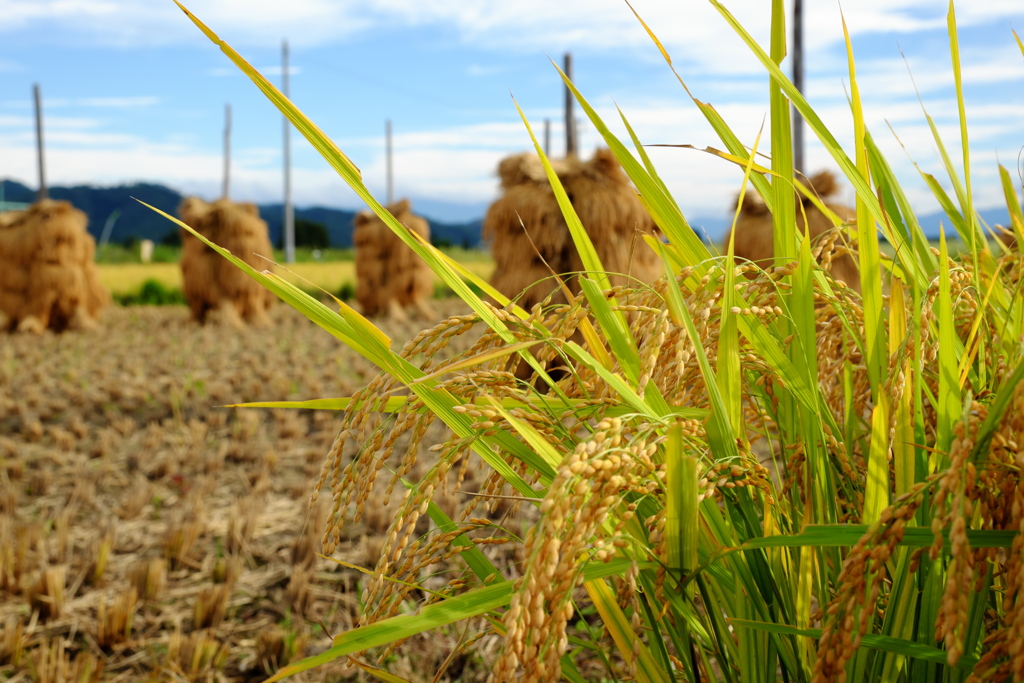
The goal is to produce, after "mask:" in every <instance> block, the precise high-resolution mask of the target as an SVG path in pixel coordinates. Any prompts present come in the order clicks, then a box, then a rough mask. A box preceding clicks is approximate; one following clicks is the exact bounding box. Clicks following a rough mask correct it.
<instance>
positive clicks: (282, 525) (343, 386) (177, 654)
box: [0, 301, 498, 681]
mask: <svg viewBox="0 0 1024 683" xmlns="http://www.w3.org/2000/svg"><path fill="white" fill-rule="evenodd" d="M435 303H436V304H437V309H438V311H439V315H454V314H459V313H463V312H465V311H464V310H463V306H464V305H463V304H462V303H461V302H457V301H439V302H435ZM270 317H271V326H270V327H268V328H262V329H244V330H241V331H235V330H230V331H229V330H227V329H225V328H221V327H215V326H207V327H200V326H198V325H196V324H194V323H192V322H191V321H190V320H189V315H188V311H187V310H186V309H185V308H184V307H182V306H166V307H130V308H122V307H113V308H112V309H108V310H107V311H106V312H105V313H104V314H103V317H102V318H101V325H100V327H99V329H97V330H93V331H88V332H81V333H66V334H61V335H56V334H53V333H49V332H48V333H46V334H44V335H42V336H36V335H9V336H5V337H3V338H2V339H0V465H2V467H0V680H9V681H30V680H36V681H65V680H74V681H92V680H96V681H134V680H174V681H258V680H264V679H265V678H267V677H268V674H269V673H271V672H273V671H275V670H276V669H278V668H279V667H280V666H282V665H284V664H285V663H287V662H288V661H295V660H296V659H298V658H300V657H301V656H305V655H311V654H315V653H317V652H321V651H323V650H325V649H327V648H328V647H329V646H330V643H331V636H333V635H336V634H338V633H340V632H342V631H344V630H346V629H349V628H351V627H352V626H353V624H354V623H355V620H356V619H357V618H358V616H357V615H358V611H359V606H360V594H361V591H362V588H363V586H364V585H365V583H364V582H365V579H366V578H367V577H366V575H365V574H363V573H360V572H359V571H356V570H354V569H352V568H349V567H345V566H342V565H339V564H337V563H335V562H331V561H328V560H326V559H323V558H320V557H317V555H316V553H317V552H319V550H320V538H321V534H322V529H323V524H324V521H325V517H326V515H327V514H328V507H327V505H325V504H327V503H329V495H325V496H323V497H322V498H321V500H320V502H319V503H318V504H317V505H316V506H315V507H314V509H313V510H312V511H310V510H309V506H308V502H309V498H310V494H311V492H312V489H313V485H314V482H315V481H316V479H317V477H318V476H319V473H320V470H321V465H322V461H323V459H324V456H325V455H326V453H327V452H328V450H329V448H330V446H331V444H332V441H333V440H334V438H335V436H336V432H337V425H338V422H339V419H338V415H337V414H336V413H334V412H330V411H308V410H306V411H298V410H279V409H274V410H267V409H234V408H221V407H218V406H222V405H225V404H230V403H239V402H251V401H281V400H300V399H308V398H318V397H340V396H348V395H351V394H352V392H353V391H354V390H355V389H357V388H359V387H360V386H362V385H363V384H365V383H366V382H367V381H369V380H370V379H371V378H372V377H373V376H374V375H375V374H376V371H375V369H374V368H373V367H372V366H371V365H370V364H369V363H368V362H366V361H365V360H363V359H361V358H359V357H358V356H356V355H355V353H354V352H352V351H350V350H349V349H347V348H345V347H344V346H342V345H341V344H340V343H338V342H337V341H336V340H335V339H334V338H333V337H331V336H330V335H328V334H327V333H326V332H324V331H323V330H321V329H319V328H317V327H315V326H314V325H313V324H312V323H309V322H308V321H307V320H306V319H304V318H302V317H301V316H300V315H299V314H297V313H295V312H294V311H292V310H291V309H290V308H288V307H286V306H283V305H278V306H275V307H274V308H273V309H272V311H271V314H270ZM381 326H382V329H384V331H385V332H386V333H387V334H389V335H390V336H391V337H392V339H393V340H394V343H395V344H396V345H401V344H402V343H403V342H404V341H405V340H408V339H410V338H412V337H413V336H414V334H415V333H416V332H417V331H418V330H419V329H420V328H422V327H423V326H424V325H423V324H422V323H415V322H402V323H388V322H383V323H381ZM467 342H468V340H467V341H457V342H453V348H452V349H449V350H448V351H447V352H456V351H458V350H460V349H461V348H462V347H459V348H454V347H455V345H456V344H465V343H467ZM432 429H440V428H439V427H432ZM442 436H443V435H442V434H436V435H433V434H428V435H427V438H425V439H424V446H423V447H422V448H423V450H424V452H425V450H426V447H427V446H428V445H429V444H430V443H432V442H435V441H437V440H438V438H433V437H442ZM424 461H425V458H420V459H419V460H418V461H417V465H416V467H417V468H419V467H421V466H423V465H421V464H420V463H422V462H424ZM427 466H429V462H428V464H427ZM417 475H418V471H417V470H413V471H412V472H410V473H409V476H410V477H412V478H415V477H417ZM464 476H465V478H464V480H462V481H461V482H460V486H461V489H463V490H469V491H472V490H474V486H475V487H477V488H479V486H480V482H479V481H477V480H476V479H477V478H478V477H479V475H477V473H476V472H475V471H474V470H473V468H469V470H468V471H466V472H465V475H464ZM381 479H382V480H384V479H387V477H383V476H382V477H381ZM374 495H377V493H376V492H375V494H374ZM459 495H460V494H457V493H453V494H451V497H452V498H453V500H452V501H451V502H452V503H453V505H454V504H455V503H457V502H459V501H457V500H454V498H456V497H458V496H459ZM465 495H469V494H465ZM400 498H401V495H400V494H399V493H396V494H395V495H394V496H393V499H392V503H391V505H392V507H394V506H395V505H397V503H398V502H400ZM389 509H391V508H388V507H385V506H384V505H383V501H382V500H381V499H379V498H378V499H371V500H370V502H369V503H368V504H367V514H366V515H365V517H364V519H363V520H362V521H361V522H359V523H356V524H349V525H347V526H346V527H345V534H346V535H345V537H344V538H343V539H342V544H341V546H340V548H339V550H338V551H337V552H336V553H335V554H334V557H335V558H338V559H341V560H343V561H344V562H347V563H350V564H352V565H358V566H361V567H370V568H372V567H373V566H374V564H375V563H376V560H377V557H378V555H379V550H380V548H381V547H382V544H383V541H384V537H383V534H384V533H385V532H386V530H387V528H388V525H389V523H390V521H391V516H390V515H389ZM491 514H498V512H497V511H492V513H491ZM424 524H426V521H425V520H424ZM423 531H424V532H425V531H427V528H426V527H425V528H424V529H423ZM456 560H457V558H456ZM433 569H435V570H436V572H437V574H438V575H440V576H442V577H443V574H444V571H443V570H444V567H443V566H437V567H434V568H433ZM449 578H451V577H443V578H440V579H438V580H439V582H440V584H439V585H444V583H445V582H446V581H447V580H448V579H449ZM422 597H423V596H421V598H420V599H422ZM464 630H465V625H462V626H460V627H459V630H456V629H454V628H453V630H452V632H451V633H450V634H447V635H446V634H445V633H444V632H442V633H440V634H438V633H433V634H431V636H430V638H429V640H428V639H426V638H424V639H422V640H420V641H417V640H416V639H413V640H412V641H409V642H408V643H406V644H405V646H403V649H402V650H401V651H400V652H399V653H398V654H392V655H389V656H388V658H387V660H386V662H385V664H384V666H386V668H387V669H388V670H389V671H392V672H394V673H395V674H398V675H401V676H403V677H404V678H407V679H409V680H456V679H461V680H477V679H478V678H480V677H483V676H485V674H484V673H483V672H484V671H486V669H487V667H488V664H487V663H483V662H481V661H478V658H479V657H480V656H481V655H479V654H474V655H461V654H456V655H455V656H453V657H451V659H449V660H447V661H446V658H447V657H448V655H449V653H451V652H452V651H456V650H458V649H459V648H457V647H456V645H457V644H458V642H459V641H460V639H462V640H464V639H465V634H464V633H463V631H464ZM446 639H448V640H446ZM492 649H494V648H492ZM487 650H488V648H487V643H486V642H484V643H481V642H476V643H475V646H474V652H476V653H480V652H484V653H486V651H487ZM371 663H372V664H373V665H374V666H377V665H379V664H378V663H377V661H376V660H373V662H371ZM360 664H363V665H368V663H367V662H365V661H362V662H360V663H357V662H355V661H354V660H346V661H338V662H334V663H332V664H331V665H328V666H326V667H321V668H319V669H317V670H315V671H313V672H311V673H309V674H300V675H298V676H296V677H294V678H293V679H291V680H299V681H302V680H317V681H321V680H329V681H331V680H345V681H347V680H372V678H371V676H370V674H368V673H367V672H365V671H363V670H362V669H361V668H359V666H360ZM438 670H444V671H445V673H444V674H442V675H441V677H440V678H437V679H435V678H434V673H435V672H436V671H438ZM478 674H479V675H478Z"/></svg>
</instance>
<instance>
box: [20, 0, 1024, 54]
mask: <svg viewBox="0 0 1024 683" xmlns="http://www.w3.org/2000/svg"><path fill="white" fill-rule="evenodd" d="M726 5H727V7H728V9H729V10H730V11H731V12H732V13H733V15H734V16H735V17H736V18H737V19H738V20H739V21H740V22H741V23H742V24H743V25H745V26H746V28H747V29H748V30H749V31H750V32H751V34H752V35H753V36H754V38H756V39H757V40H758V41H759V42H760V43H761V44H764V45H766V44H767V37H768V24H769V22H770V9H769V7H770V5H769V3H767V2H765V1H764V0H733V1H731V2H727V3H726ZM188 6H189V9H190V10H191V11H192V12H194V13H195V15H196V16H198V17H199V18H200V19H201V20H202V21H204V22H205V23H206V24H207V25H208V26H210V27H211V28H212V29H213V30H214V31H216V32H217V33H219V34H220V35H221V37H222V38H224V39H226V40H228V41H229V42H232V43H238V44H249V45H251V44H260V45H266V44H267V43H268V42H270V43H271V44H272V43H274V42H276V41H278V40H280V39H281V38H282V37H284V36H291V37H292V40H293V41H294V42H295V43H296V44H301V45H314V44H325V43H331V42H337V41H342V40H345V39H346V38H348V37H350V36H352V35H353V34H355V33H356V32H358V31H362V30H367V29H380V30H384V31H387V30H390V29H401V28H404V27H410V26H442V27H450V28H453V29H455V30H456V31H457V33H458V35H459V36H460V38H461V40H462V41H463V42H464V43H465V44H467V45H473V46H475V47H478V48H481V47H482V48H485V49H491V50H501V51H517V52H523V51H531V52H534V51H536V50H538V49H539V48H540V49H549V50H551V49H554V50H561V49H562V48H565V47H574V46H575V47H589V48H592V49H599V50H615V49H618V48H621V47H623V46H629V47H638V46H642V47H647V48H650V49H651V50H652V54H655V53H654V52H653V45H651V43H650V40H649V38H648V37H647V35H646V34H645V32H644V31H643V29H642V28H641V26H640V24H639V22H637V21H636V19H635V18H634V16H633V15H632V13H631V12H630V11H629V8H628V7H627V6H626V5H625V3H624V2H622V1H621V0H559V1H558V2H551V0H518V1H517V2H497V1H491V2H458V1H454V0H376V1H375V2H373V3H367V2H363V1H362V0H291V1H290V2H288V3H282V2H279V1H278V0H192V1H190V2H189V3H188ZM634 6H635V7H636V9H637V11H638V12H639V14H640V15H641V16H642V17H643V18H644V20H645V21H646V22H647V23H648V24H649V25H650V26H651V27H652V28H653V29H654V31H655V32H657V33H658V34H659V37H660V38H661V39H662V40H663V41H664V42H665V44H666V47H668V49H669V50H670V51H672V52H674V53H676V54H675V55H674V56H675V57H676V58H677V59H685V60H691V61H693V62H696V63H698V64H700V65H702V66H703V67H705V68H711V69H714V70H716V71H718V70H726V71H727V70H730V69H734V68H748V69H749V68H751V67H752V66H753V62H752V61H751V60H750V58H749V57H748V56H747V55H746V52H747V50H746V48H745V47H743V46H742V45H741V43H740V42H739V40H738V39H737V37H736V36H735V35H734V33H733V31H732V29H731V28H729V26H728V25H727V24H726V22H725V21H724V20H723V19H722V17H721V16H719V14H718V12H717V11H715V9H714V8H713V7H712V6H711V5H710V3H707V2H686V3H682V2H675V3H667V2H664V0H636V1H635V3H634ZM946 7H947V6H946V4H945V3H943V2H938V1H937V0H862V1H861V2H858V3H856V4H851V5H850V6H847V7H845V17H846V21H847V24H848V26H849V28H850V31H851V34H853V35H854V36H856V35H858V34H861V33H867V32H874V33H878V32H885V33H894V34H900V33H909V32H913V31H920V30H929V29H944V27H945V22H946V18H945V17H946ZM0 16H3V17H4V22H3V24H0V32H5V31H6V32H13V31H23V30H24V29H25V28H30V27H41V26H42V25H44V24H45V25H46V26H48V27H51V28H53V27H61V28H63V29H65V30H68V31H71V32H72V33H74V34H75V35H77V36H78V37H79V38H80V40H82V41H89V42H97V43H104V44H111V43H112V44H118V45H140V44H167V43H176V42H181V41H190V42H195V41H198V40H201V36H200V35H199V33H198V31H197V30H196V29H195V28H194V27H193V26H191V23H190V22H189V21H188V20H187V19H186V18H185V17H184V16H182V14H181V12H179V11H178V10H177V8H175V7H174V6H173V5H171V4H170V3H169V2H168V3H164V2H139V0H0ZM1012 18H1016V19H1017V20H1018V23H1019V22H1020V20H1021V19H1024V12H1022V10H1021V6H1020V3H1019V1H1018V0H986V1H985V2H973V3H961V6H960V7H959V8H958V21H959V25H960V26H961V27H964V28H966V27H969V26H973V25H978V24H991V23H1007V24H1008V23H1009V20H1010V19H1012ZM805 26H806V28H805V35H806V39H807V41H808V48H809V49H811V50H813V49H817V48H820V47H823V46H825V45H829V44H834V43H841V41H842V26H841V23H840V14H839V7H838V5H836V4H835V3H806V18H805ZM723 46H729V48H728V49H732V50H733V51H735V52H740V53H744V55H743V57H742V58H741V59H739V60H737V59H736V58H737V56H738V55H737V54H734V55H733V58H732V59H727V60H723V59H721V58H720V55H721V49H722V47H723ZM715 55H718V56H715ZM748 61H749V62H750V65H749V66H746V67H745V66H743V65H744V63H746V62H748Z"/></svg>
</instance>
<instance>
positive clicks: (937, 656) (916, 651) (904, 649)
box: [729, 619, 978, 671]
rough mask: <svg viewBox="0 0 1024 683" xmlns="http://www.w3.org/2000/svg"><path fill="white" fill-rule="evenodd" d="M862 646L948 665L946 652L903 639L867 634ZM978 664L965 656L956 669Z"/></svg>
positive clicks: (769, 627)
mask: <svg viewBox="0 0 1024 683" xmlns="http://www.w3.org/2000/svg"><path fill="white" fill-rule="evenodd" d="M729 622H730V623H732V624H735V625H736V626H746V627H747V628H754V629H760V630H763V631H767V632H769V633H780V634H786V635H794V636H803V637H805V638H814V639H818V638H821V629H820V628H809V629H798V628H794V627H792V626H786V625H783V624H771V623H766V622H763V621H746V620H743V619H730V620H729ZM861 644H862V645H863V646H864V647H867V648H871V649H872V650H881V651H883V652H892V653H894V654H899V655H903V656H905V657H913V658H915V659H920V660H922V661H925V662H935V663H936V664H945V663H946V651H945V650H940V649H938V648H936V647H929V646H927V645H922V644H921V643H915V642H913V641H910V640H903V639H901V638H891V637H889V636H879V635H874V634H872V633H866V634H864V636H863V637H862V638H861ZM977 663H978V658H977V657H970V656H967V655H964V656H962V657H961V658H960V661H959V662H957V665H956V668H957V669H959V670H961V671H970V670H972V669H973V668H974V665H975V664H977Z"/></svg>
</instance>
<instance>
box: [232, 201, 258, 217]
mask: <svg viewBox="0 0 1024 683" xmlns="http://www.w3.org/2000/svg"><path fill="white" fill-rule="evenodd" d="M237 206H238V208H240V209H241V210H242V212H243V213H246V214H248V215H250V216H256V217H259V215H260V210H259V207H258V206H256V205H255V204H250V203H248V202H246V203H245V204H238V205H237Z"/></svg>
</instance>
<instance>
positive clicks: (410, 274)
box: [352, 199, 435, 319]
mask: <svg viewBox="0 0 1024 683" xmlns="http://www.w3.org/2000/svg"><path fill="white" fill-rule="evenodd" d="M387 209H388V211H389V212H391V215H392V216H394V217H395V218H396V219H397V220H398V222H399V223H401V224H402V225H404V226H405V227H406V228H407V229H409V230H410V231H412V232H414V233H416V234H417V235H419V236H420V237H422V238H423V239H424V240H426V241H428V242H429V241H430V224H429V223H427V221H426V220H425V219H423V218H421V217H420V216H417V215H415V214H413V213H412V211H411V210H410V206H409V200H407V199H403V200H401V201H398V202H395V203H394V204H392V205H391V206H389V207H387ZM354 225H355V231H354V232H353V235H352V241H353V242H354V243H355V247H356V300H357V301H358V302H359V305H360V306H361V307H362V309H363V313H364V314H365V315H367V316H377V315H388V316H391V317H397V318H404V317H405V309H408V308H412V309H414V311H415V312H416V314H417V315H418V316H420V317H423V318H426V319H432V318H434V317H435V316H434V313H433V311H432V310H431V309H430V306H429V304H428V301H429V300H430V297H431V295H432V294H433V293H434V274H433V271H431V270H430V266H428V265H427V264H426V263H425V262H424V261H423V259H421V258H420V257H419V256H417V255H416V252H414V251H413V250H412V249H410V248H409V247H408V246H406V244H405V243H403V242H402V240H401V239H400V238H399V237H398V235H396V234H395V233H394V232H392V231H391V228H389V227H388V226H386V225H385V224H384V221H382V220H381V219H380V218H378V217H377V215H376V214H374V213H373V212H372V211H361V212H360V213H358V214H357V215H356V217H355V220H354Z"/></svg>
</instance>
